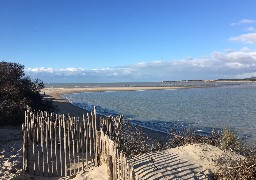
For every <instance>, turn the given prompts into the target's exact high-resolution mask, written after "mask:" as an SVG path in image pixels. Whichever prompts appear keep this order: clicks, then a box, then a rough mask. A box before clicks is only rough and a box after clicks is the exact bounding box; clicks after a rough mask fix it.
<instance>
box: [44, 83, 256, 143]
mask: <svg viewBox="0 0 256 180" xmlns="http://www.w3.org/2000/svg"><path fill="white" fill-rule="evenodd" d="M113 86H115V87H131V86H134V87H143V86H145V87H146V86H167V87H177V86H179V87H190V88H184V89H171V88H170V89H168V90H145V91H144V90H139V91H104V92H83V93H74V94H63V95H62V97H64V98H66V99H68V100H69V102H70V103H72V104H74V105H76V106H78V107H81V108H84V109H86V110H92V109H93V107H94V106H96V109H97V113H98V114H101V115H105V116H117V115H120V114H122V115H124V118H125V120H126V121H129V122H131V123H133V124H136V125H139V126H143V127H146V128H150V129H154V130H157V131H162V132H166V133H171V132H173V131H176V132H182V131H184V130H186V129H190V130H192V131H193V132H194V133H196V134H199V135H206V136H207V135H210V134H211V132H212V130H213V129H214V130H215V131H218V132H221V131H222V130H223V129H229V130H232V131H234V132H235V133H236V134H237V135H238V136H239V137H240V138H241V139H242V140H243V141H246V143H248V144H253V145H256V83H255V82H143V83H142V82H132V83H80V84H79V83H76V84H46V87H66V88H73V87H113Z"/></svg>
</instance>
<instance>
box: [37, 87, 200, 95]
mask: <svg viewBox="0 0 256 180" xmlns="http://www.w3.org/2000/svg"><path fill="white" fill-rule="evenodd" d="M189 88H198V86H189V87H181V86H173V87H171V86H169V87H168V86H129V87H84V88H81V87H77V88H76V87H74V88H68V87H67V88H59V87H58V88H55V87H52V88H44V89H43V90H42V91H43V92H45V94H48V95H50V96H53V97H56V96H57V97H58V96H60V95H61V94H72V93H81V92H104V91H138V90H168V89H172V90H175V89H189ZM200 88H202V87H200ZM58 98H59V97H58Z"/></svg>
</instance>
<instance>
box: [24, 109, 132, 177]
mask: <svg viewBox="0 0 256 180" xmlns="http://www.w3.org/2000/svg"><path fill="white" fill-rule="evenodd" d="M121 121H122V117H121V116H120V117H109V118H103V119H101V118H98V117H97V115H96V110H95V108H94V111H93V112H91V113H87V114H86V116H82V117H81V118H79V117H70V116H66V115H59V114H53V113H48V112H30V111H26V112H25V122H24V124H23V125H22V130H23V169H24V170H25V171H26V172H27V173H29V174H32V175H36V176H50V177H56V176H72V175H75V174H77V173H78V172H80V171H84V170H86V169H88V168H90V167H92V166H99V165H100V164H101V163H107V164H108V171H109V172H108V173H109V176H110V179H134V171H133V167H132V165H131V163H130V162H129V160H128V159H127V158H126V157H125V155H124V154H123V153H122V152H119V151H118V149H117V144H116V143H115V142H114V140H113V138H114V136H116V135H117V134H116V133H117V132H116V129H117V128H118V126H119V125H120V122H121Z"/></svg>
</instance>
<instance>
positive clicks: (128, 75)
mask: <svg viewBox="0 0 256 180" xmlns="http://www.w3.org/2000/svg"><path fill="white" fill-rule="evenodd" d="M255 7H256V1H255V0H246V1H244V0H235V1H234V0H225V1H223V0H213V1H208V0H129V1H127V0H126V1H124V0H107V1H105V0H93V1H92V0H91V1H89V0H88V1H87V0H72V1H71V0H30V1H28V0H23V1H20V0H0V61H8V62H18V63H20V64H23V65H25V70H26V73H27V75H29V76H31V77H32V78H40V79H42V80H43V81H45V82H122V81H161V80H181V79H218V78H244V77H251V76H256V13H255Z"/></svg>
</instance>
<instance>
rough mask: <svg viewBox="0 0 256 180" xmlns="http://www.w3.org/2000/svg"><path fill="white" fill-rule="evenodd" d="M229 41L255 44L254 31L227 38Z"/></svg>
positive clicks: (255, 35)
mask: <svg viewBox="0 0 256 180" xmlns="http://www.w3.org/2000/svg"><path fill="white" fill-rule="evenodd" d="M229 41H233V42H235V41H237V42H242V43H245V44H256V33H247V34H242V35H239V36H235V37H231V38H229Z"/></svg>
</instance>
